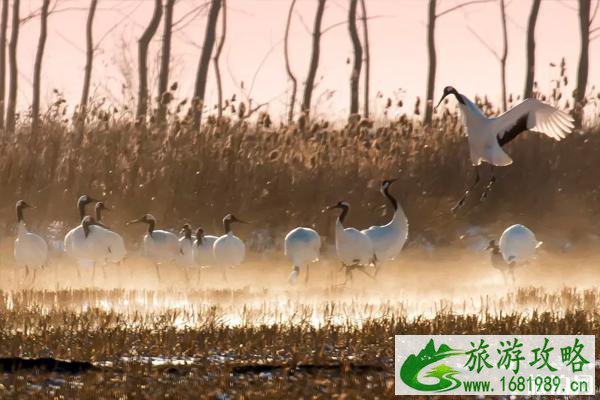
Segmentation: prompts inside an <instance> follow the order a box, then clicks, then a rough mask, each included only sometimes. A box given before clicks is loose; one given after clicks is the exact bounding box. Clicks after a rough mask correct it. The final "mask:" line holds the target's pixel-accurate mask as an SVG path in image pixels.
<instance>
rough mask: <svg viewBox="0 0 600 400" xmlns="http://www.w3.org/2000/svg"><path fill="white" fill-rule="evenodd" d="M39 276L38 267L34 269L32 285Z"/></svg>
mask: <svg viewBox="0 0 600 400" xmlns="http://www.w3.org/2000/svg"><path fill="white" fill-rule="evenodd" d="M36 278H37V268H34V269H33V276H32V277H31V286H33V285H34V284H35V280H36Z"/></svg>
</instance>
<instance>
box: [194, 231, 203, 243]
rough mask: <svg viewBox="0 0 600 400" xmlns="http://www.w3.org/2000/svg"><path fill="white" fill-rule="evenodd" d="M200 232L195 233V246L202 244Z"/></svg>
mask: <svg viewBox="0 0 600 400" xmlns="http://www.w3.org/2000/svg"><path fill="white" fill-rule="evenodd" d="M202 236H203V235H202V233H200V232H198V233H196V246H200V245H201V244H202V239H203V238H202Z"/></svg>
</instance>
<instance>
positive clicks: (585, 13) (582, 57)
mask: <svg viewBox="0 0 600 400" xmlns="http://www.w3.org/2000/svg"><path fill="white" fill-rule="evenodd" d="M591 3H592V2H591V0H579V30H580V32H581V50H580V52H579V67H578V68H577V88H576V89H575V107H574V112H573V116H574V118H575V126H577V127H578V128H580V127H581V126H582V124H583V106H584V103H585V91H586V88H587V81H588V71H589V62H590V59H589V47H590V22H591V20H590V9H591Z"/></svg>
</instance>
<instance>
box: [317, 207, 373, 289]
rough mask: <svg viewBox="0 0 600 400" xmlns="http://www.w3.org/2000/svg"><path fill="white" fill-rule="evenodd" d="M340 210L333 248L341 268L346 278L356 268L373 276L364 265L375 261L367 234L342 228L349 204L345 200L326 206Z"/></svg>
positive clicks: (348, 277) (328, 208)
mask: <svg viewBox="0 0 600 400" xmlns="http://www.w3.org/2000/svg"><path fill="white" fill-rule="evenodd" d="M335 209H340V210H342V212H341V214H340V215H339V216H338V218H337V220H336V222H335V250H336V252H337V256H338V258H339V259H340V261H341V262H342V269H345V270H346V280H345V281H344V284H346V282H347V281H348V279H350V280H352V270H354V269H358V270H359V271H361V272H363V273H364V274H365V275H367V276H369V277H371V278H373V276H371V275H370V274H369V273H368V272H367V271H365V266H368V265H373V264H374V263H375V258H376V256H375V251H374V249H373V243H372V242H371V239H370V238H369V236H367V235H366V234H365V233H363V232H361V231H359V230H358V229H355V228H344V220H345V218H346V216H347V215H348V211H349V210H350V205H349V204H348V203H347V202H345V201H340V202H339V203H337V204H335V205H333V206H329V207H327V208H326V209H325V210H324V211H327V210H335Z"/></svg>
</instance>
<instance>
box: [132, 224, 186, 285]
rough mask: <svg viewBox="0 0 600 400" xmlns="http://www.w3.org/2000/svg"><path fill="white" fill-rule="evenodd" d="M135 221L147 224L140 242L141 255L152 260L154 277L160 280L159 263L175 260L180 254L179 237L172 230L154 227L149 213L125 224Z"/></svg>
mask: <svg viewBox="0 0 600 400" xmlns="http://www.w3.org/2000/svg"><path fill="white" fill-rule="evenodd" d="M136 223H144V224H147V225H148V230H147V232H146V234H145V235H144V240H143V242H142V255H143V256H144V257H147V258H149V259H151V260H152V261H153V262H154V266H155V268H156V277H157V278H158V280H159V281H160V270H159V264H162V263H165V262H176V261H177V260H178V259H179V257H180V256H181V249H180V248H179V238H178V237H177V235H175V234H174V233H172V232H169V231H164V230H157V229H154V228H155V227H156V219H155V218H154V217H153V216H152V215H150V214H146V215H144V216H143V217H141V218H138V219H135V220H133V221H129V222H127V225H131V224H136Z"/></svg>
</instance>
